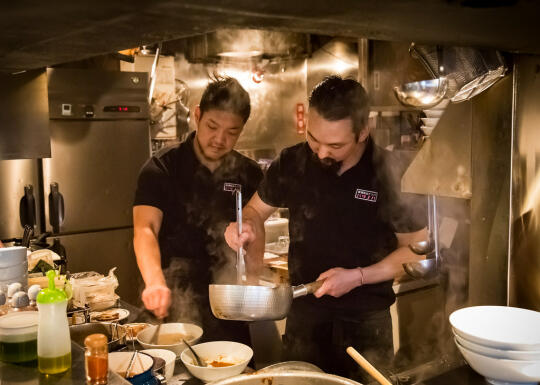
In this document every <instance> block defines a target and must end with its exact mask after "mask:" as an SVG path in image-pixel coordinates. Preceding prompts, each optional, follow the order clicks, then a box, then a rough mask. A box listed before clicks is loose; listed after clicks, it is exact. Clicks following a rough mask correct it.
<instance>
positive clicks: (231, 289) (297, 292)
mask: <svg viewBox="0 0 540 385" xmlns="http://www.w3.org/2000/svg"><path fill="white" fill-rule="evenodd" d="M322 284H323V281H315V282H311V283H307V284H304V285H298V286H292V287H291V286H289V285H279V286H277V287H268V286H249V285H210V286H209V297H210V307H211V308H212V313H213V314H214V316H216V317H217V318H220V319H226V320H236V321H264V320H279V319H283V318H285V316H286V315H287V313H288V312H289V309H290V307H291V304H292V300H293V299H294V298H298V297H302V296H305V295H308V294H313V293H314V292H315V291H317V289H319V288H320V287H321V286H322Z"/></svg>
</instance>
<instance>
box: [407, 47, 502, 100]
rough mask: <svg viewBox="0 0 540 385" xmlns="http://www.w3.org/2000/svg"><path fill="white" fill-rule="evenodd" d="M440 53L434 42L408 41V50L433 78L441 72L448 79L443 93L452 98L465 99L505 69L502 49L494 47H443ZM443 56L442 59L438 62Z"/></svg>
mask: <svg viewBox="0 0 540 385" xmlns="http://www.w3.org/2000/svg"><path fill="white" fill-rule="evenodd" d="M442 50H443V55H442V56H441V55H440V53H438V52H437V46H429V45H416V44H414V43H412V44H411V47H410V48H409V52H410V53H411V55H412V56H413V57H415V58H417V59H419V60H420V61H421V62H422V64H423V65H424V67H426V70H427V71H428V72H429V73H430V74H433V75H434V76H433V77H434V78H437V77H439V76H440V75H441V73H440V71H439V69H440V68H441V66H442V67H443V68H444V76H445V78H446V79H447V81H448V90H447V92H446V95H445V97H446V98H450V100H451V101H452V102H454V103H455V102H461V101H464V100H468V99H470V98H472V97H473V96H475V95H478V94H479V93H480V92H482V91H484V90H485V89H487V88H488V87H490V86H492V85H493V84H494V83H495V82H497V81H498V80H499V79H501V78H502V77H503V76H504V74H505V72H506V65H505V63H504V60H503V57H502V55H501V53H500V52H499V51H497V50H494V49H486V48H474V47H442ZM441 57H444V62H441Z"/></svg>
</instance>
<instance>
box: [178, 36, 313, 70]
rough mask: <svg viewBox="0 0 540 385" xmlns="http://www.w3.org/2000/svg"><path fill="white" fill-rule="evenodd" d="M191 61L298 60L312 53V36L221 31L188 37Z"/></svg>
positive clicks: (189, 59) (188, 52)
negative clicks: (310, 39)
mask: <svg viewBox="0 0 540 385" xmlns="http://www.w3.org/2000/svg"><path fill="white" fill-rule="evenodd" d="M187 46H188V49H187V53H186V58H187V60H188V61H190V62H195V63H200V62H216V61H219V60H250V59H251V60H257V59H273V58H299V57H306V56H308V55H309V53H310V49H309V35H308V34H304V33H294V32H280V31H266V30H264V31H263V30H257V29H219V30H217V31H214V32H210V33H206V34H204V35H198V36H194V37H190V38H188V42H187Z"/></svg>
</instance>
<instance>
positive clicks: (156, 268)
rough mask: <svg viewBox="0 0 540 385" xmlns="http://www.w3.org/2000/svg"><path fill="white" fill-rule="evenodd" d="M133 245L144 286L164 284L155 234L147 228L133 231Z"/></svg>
mask: <svg viewBox="0 0 540 385" xmlns="http://www.w3.org/2000/svg"><path fill="white" fill-rule="evenodd" d="M133 246H134V248H135V255H136V257H137V265H138V266H139V270H140V272H141V275H142V277H143V280H144V283H145V284H146V286H152V285H158V284H161V285H165V284H166V283H165V276H164V275H163V269H162V268H161V254H160V251H159V243H158V240H157V238H156V236H155V234H154V233H153V232H152V231H151V230H149V229H143V230H139V231H135V237H134V240H133Z"/></svg>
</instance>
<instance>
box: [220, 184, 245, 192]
mask: <svg viewBox="0 0 540 385" xmlns="http://www.w3.org/2000/svg"><path fill="white" fill-rule="evenodd" d="M223 190H224V191H231V192H233V191H237V190H238V191H242V185H240V184H238V183H229V182H226V183H224V184H223Z"/></svg>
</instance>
